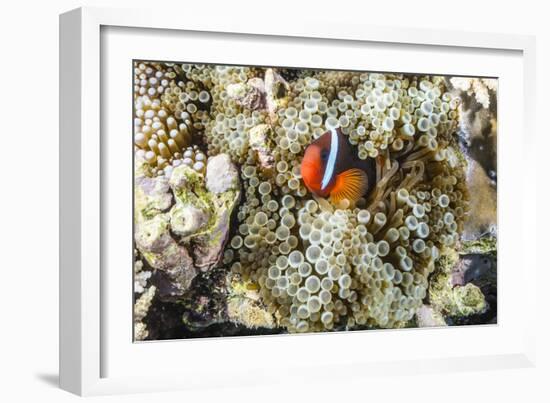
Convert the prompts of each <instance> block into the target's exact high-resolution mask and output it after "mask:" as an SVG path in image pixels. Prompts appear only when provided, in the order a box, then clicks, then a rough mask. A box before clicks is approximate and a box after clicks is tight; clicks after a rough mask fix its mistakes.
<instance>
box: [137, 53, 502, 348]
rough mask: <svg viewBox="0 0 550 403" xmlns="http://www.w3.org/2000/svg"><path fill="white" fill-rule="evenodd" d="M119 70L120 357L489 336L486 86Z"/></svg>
mask: <svg viewBox="0 0 550 403" xmlns="http://www.w3.org/2000/svg"><path fill="white" fill-rule="evenodd" d="M128 68H129V69H130V66H128ZM131 68H132V72H133V76H131V75H129V77H128V79H129V80H130V79H132V80H133V81H132V82H133V88H132V91H133V100H132V102H133V116H132V120H133V121H132V124H133V133H132V139H133V140H132V147H133V152H134V158H133V168H132V169H133V180H134V183H133V192H134V199H133V232H134V233H133V249H134V250H133V256H134V261H133V271H134V272H133V297H134V300H133V312H132V313H130V312H129V314H132V315H133V325H134V329H133V336H134V341H136V342H138V341H152V340H174V339H189V338H204V337H224V336H248V335H256V336H257V335H271V334H294V333H312V332H342V331H354V330H363V331H369V330H384V329H401V328H424V327H446V326H467V325H490V324H496V323H497V126H498V123H497V122H498V118H497V109H498V108H497V100H498V79H497V78H494V77H463V76H442V75H430V74H422V73H398V72H395V73H394V72H370V71H343V70H342V71H340V70H320V69H307V68H289V67H257V66H226V65H201V64H190V63H182V62H166V61H146V60H135V61H134V62H133V65H132V66H131ZM128 101H129V102H130V100H128ZM128 119H130V117H128ZM128 141H130V140H128ZM129 146H130V145H129ZM129 286H131V285H129ZM419 331H422V330H421V329H420V330H419Z"/></svg>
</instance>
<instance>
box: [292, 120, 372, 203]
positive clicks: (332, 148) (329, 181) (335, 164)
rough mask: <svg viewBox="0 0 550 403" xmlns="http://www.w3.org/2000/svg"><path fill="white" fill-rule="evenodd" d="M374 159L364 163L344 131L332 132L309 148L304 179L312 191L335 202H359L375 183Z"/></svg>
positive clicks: (304, 160) (306, 153)
mask: <svg viewBox="0 0 550 403" xmlns="http://www.w3.org/2000/svg"><path fill="white" fill-rule="evenodd" d="M373 172H374V167H373V160H372V159H370V158H369V159H367V161H361V160H359V159H358V158H356V157H355V154H354V153H352V150H351V147H350V145H349V144H348V141H347V139H346V137H345V136H344V134H343V133H342V131H341V130H340V129H331V130H329V131H327V132H326V133H324V134H323V135H321V137H319V138H318V139H316V140H315V141H314V142H312V143H311V144H310V145H309V146H307V148H306V151H305V153H304V158H303V159H302V165H301V173H302V179H303V180H304V183H305V185H306V187H307V188H308V189H309V191H310V192H312V193H315V194H316V195H318V196H321V197H330V199H331V200H332V201H333V202H336V203H337V202H339V201H341V200H343V199H348V200H349V201H350V202H353V203H354V202H356V201H357V200H358V199H359V198H360V197H361V196H363V195H364V194H365V193H367V191H368V190H369V182H370V183H371V185H372V184H373V180H374V177H373V175H374V174H373Z"/></svg>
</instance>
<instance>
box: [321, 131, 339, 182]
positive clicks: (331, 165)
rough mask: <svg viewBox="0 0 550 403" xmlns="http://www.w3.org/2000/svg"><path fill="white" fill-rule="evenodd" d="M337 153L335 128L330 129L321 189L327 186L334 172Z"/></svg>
mask: <svg viewBox="0 0 550 403" xmlns="http://www.w3.org/2000/svg"><path fill="white" fill-rule="evenodd" d="M337 155H338V132H337V131H336V129H330V154H329V155H328V161H327V166H326V168H325V174H324V175H323V180H322V181H321V189H323V190H324V189H325V188H326V187H327V186H328V184H329V182H330V179H331V178H332V175H333V174H334V169H335V167H336V156H337Z"/></svg>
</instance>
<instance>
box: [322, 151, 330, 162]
mask: <svg viewBox="0 0 550 403" xmlns="http://www.w3.org/2000/svg"><path fill="white" fill-rule="evenodd" d="M327 158H328V150H321V159H322V160H326V159H327Z"/></svg>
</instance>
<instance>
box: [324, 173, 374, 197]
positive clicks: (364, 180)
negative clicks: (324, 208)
mask: <svg viewBox="0 0 550 403" xmlns="http://www.w3.org/2000/svg"><path fill="white" fill-rule="evenodd" d="M368 186H369V180H368V177H367V174H366V173H365V171H362V170H361V169H358V168H352V169H348V170H347V171H344V172H342V173H341V174H339V175H337V176H336V182H335V184H334V188H333V189H332V191H331V192H330V199H331V200H332V201H333V202H336V203H337V202H339V201H341V200H343V199H348V200H349V201H350V202H353V203H355V202H356V201H357V200H358V199H359V198H360V197H361V196H363V195H364V194H365V193H366V192H367V190H368Z"/></svg>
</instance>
